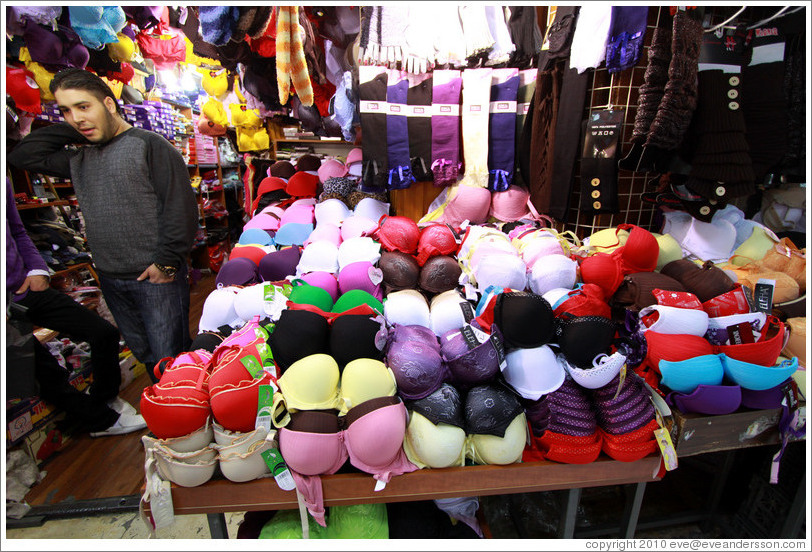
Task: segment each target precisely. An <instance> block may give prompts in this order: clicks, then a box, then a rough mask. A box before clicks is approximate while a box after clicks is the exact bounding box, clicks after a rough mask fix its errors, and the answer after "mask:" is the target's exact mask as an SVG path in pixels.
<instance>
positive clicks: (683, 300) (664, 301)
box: [651, 289, 702, 310]
mask: <svg viewBox="0 0 812 552" xmlns="http://www.w3.org/2000/svg"><path fill="white" fill-rule="evenodd" d="M651 294H652V295H653V296H654V298H655V299H657V304H658V305H663V306H665V307H677V308H680V309H698V310H702V303H701V302H700V301H699V298H698V297H697V296H696V295H694V294H693V293H691V292H690V291H668V290H665V289H653V290H652V291H651Z"/></svg>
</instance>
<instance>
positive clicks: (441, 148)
mask: <svg viewBox="0 0 812 552" xmlns="http://www.w3.org/2000/svg"><path fill="white" fill-rule="evenodd" d="M461 90H462V76H461V72H460V71H455V70H450V69H449V70H437V71H434V78H433V82H432V98H431V110H432V113H431V170H432V173H433V174H434V185H435V186H449V185H451V184H455V183H456V182H457V180H458V179H459V173H460V92H461Z"/></svg>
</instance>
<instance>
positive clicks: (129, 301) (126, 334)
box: [99, 267, 191, 381]
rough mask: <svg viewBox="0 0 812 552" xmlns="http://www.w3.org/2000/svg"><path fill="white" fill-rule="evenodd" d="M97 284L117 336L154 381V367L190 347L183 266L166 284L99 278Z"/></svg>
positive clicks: (187, 288)
mask: <svg viewBox="0 0 812 552" xmlns="http://www.w3.org/2000/svg"><path fill="white" fill-rule="evenodd" d="M99 280H100V282H99V284H100V287H101V290H102V293H103V294H104V300H105V302H106V303H107V306H108V308H109V309H110V312H111V313H112V314H113V318H114V319H115V320H116V324H117V325H118V329H119V331H120V332H121V336H122V337H123V338H124V341H125V342H126V343H127V346H128V347H129V348H130V350H131V351H132V352H133V355H135V358H137V359H138V360H139V361H140V362H143V363H144V365H146V367H147V373H148V374H149V376H150V378H152V380H153V381H156V379H155V375H154V373H153V368H154V367H155V364H157V363H158V361H159V360H161V359H162V358H164V357H174V356H176V355H178V354H180V353H182V352H184V351H186V350H187V349H188V347H189V345H190V344H191V338H190V336H189V281H188V273H187V269H186V267H182V268H180V269H179V270H178V273H177V274H176V275H175V280H174V281H172V282H169V283H166V284H152V283H150V282H149V281H148V280H143V281H141V282H139V281H137V280H122V279H118V278H109V277H105V276H101V275H100V276H99Z"/></svg>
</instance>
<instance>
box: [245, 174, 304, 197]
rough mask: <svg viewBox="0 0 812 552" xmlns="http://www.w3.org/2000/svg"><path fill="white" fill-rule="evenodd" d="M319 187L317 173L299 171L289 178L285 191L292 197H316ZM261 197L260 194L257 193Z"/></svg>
mask: <svg viewBox="0 0 812 552" xmlns="http://www.w3.org/2000/svg"><path fill="white" fill-rule="evenodd" d="M318 188H319V177H318V176H317V175H315V174H310V173H308V172H304V171H299V172H297V173H296V174H294V175H293V176H291V177H290V180H288V183H287V185H286V186H285V191H286V192H287V193H288V195H289V196H290V197H296V198H301V197H316V192H317V191H318ZM257 197H259V194H257Z"/></svg>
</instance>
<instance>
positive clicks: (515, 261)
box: [474, 253, 527, 290]
mask: <svg viewBox="0 0 812 552" xmlns="http://www.w3.org/2000/svg"><path fill="white" fill-rule="evenodd" d="M474 278H475V280H476V285H477V289H479V290H486V289H488V287H490V286H498V287H502V288H510V289H516V290H523V289H524V288H525V287H527V266H526V265H525V264H524V261H523V260H522V258H521V257H519V256H518V255H513V254H510V253H497V254H495V255H490V256H487V257H483V259H482V260H481V261H480V262H479V264H478V265H477V267H476V270H475V272H474Z"/></svg>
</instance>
